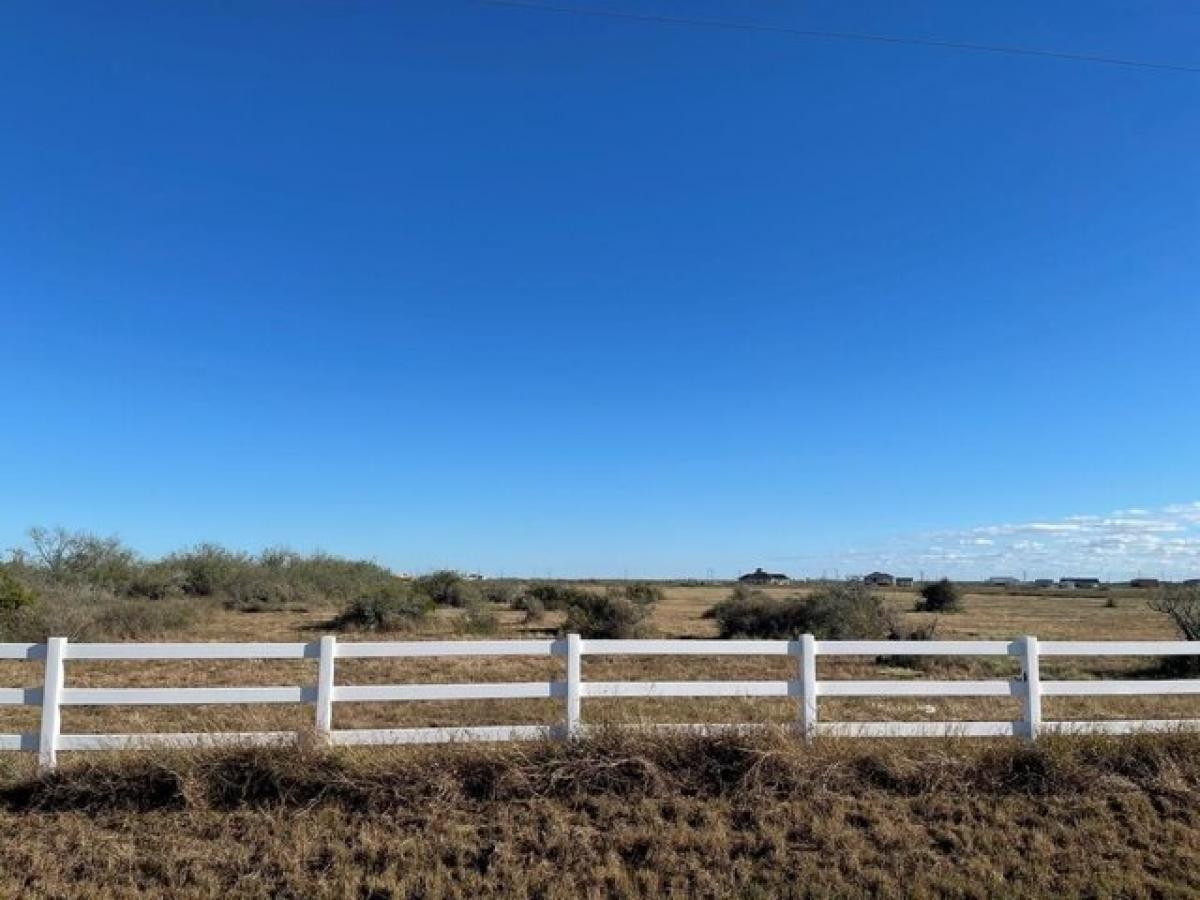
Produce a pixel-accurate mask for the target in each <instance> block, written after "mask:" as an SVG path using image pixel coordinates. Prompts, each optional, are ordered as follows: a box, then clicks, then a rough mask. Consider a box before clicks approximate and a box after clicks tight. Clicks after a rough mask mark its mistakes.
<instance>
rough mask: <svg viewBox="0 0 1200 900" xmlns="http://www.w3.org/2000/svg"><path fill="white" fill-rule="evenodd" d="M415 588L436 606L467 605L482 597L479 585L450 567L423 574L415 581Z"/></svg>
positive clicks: (476, 601)
mask: <svg viewBox="0 0 1200 900" xmlns="http://www.w3.org/2000/svg"><path fill="white" fill-rule="evenodd" d="M413 590H414V591H416V592H417V593H418V594H423V595H425V596H426V597H428V598H429V599H430V600H431V601H432V602H433V603H434V605H435V606H453V607H467V606H470V605H472V604H474V603H478V602H479V601H480V600H481V599H482V598H481V594H480V591H479V588H478V587H476V586H475V585H474V584H472V583H471V582H469V581H467V580H465V579H464V578H463V577H462V576H461V575H459V574H458V573H457V572H454V571H451V570H450V569H442V570H440V571H437V572H431V573H430V574H428V575H422V576H421V577H420V578H418V579H416V580H415V581H414V582H413Z"/></svg>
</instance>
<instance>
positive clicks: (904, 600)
mask: <svg viewBox="0 0 1200 900" xmlns="http://www.w3.org/2000/svg"><path fill="white" fill-rule="evenodd" d="M728 590H729V588H728V587H727V586H704V587H671V588H668V589H667V590H666V597H665V599H664V600H663V601H662V602H661V603H660V604H659V605H658V606H657V608H656V609H655V611H654V614H653V618H652V620H651V629H652V633H653V634H654V635H656V636H662V637H711V636H714V635H715V625H714V623H713V622H712V620H709V619H705V618H704V617H703V616H704V613H705V611H706V610H707V609H709V608H710V607H711V606H712V604H713V603H715V602H717V601H718V600H720V599H721V598H722V597H724V596H725V595H726V594H727V593H728ZM770 590H771V592H772V593H775V594H778V595H784V594H787V593H788V592H789V591H791V590H793V589H789V588H772V589H770ZM887 596H888V599H889V602H890V603H892V604H893V605H894V606H895V607H896V608H897V609H899V610H907V609H910V608H911V606H912V602H913V599H914V594H912V593H910V592H903V591H895V592H891V593H890V594H888V595H887ZM1107 602H1108V601H1107V599H1106V598H1104V597H1100V596H1095V597H1090V596H1079V595H1075V594H1070V593H1061V592H1060V593H1048V594H1045V595H1039V596H1024V595H1008V594H1004V593H998V592H986V593H978V594H971V595H969V596H968V597H967V598H966V609H965V611H964V612H962V613H956V614H949V615H942V616H940V617H938V637H943V638H964V639H968V638H969V639H977V638H1012V637H1018V636H1020V635H1023V634H1036V635H1037V636H1038V637H1040V638H1044V639H1124V640H1135V639H1145V640H1154V639H1170V638H1173V637H1174V636H1175V635H1174V633H1173V630H1172V627H1171V624H1170V622H1169V621H1168V620H1167V619H1166V617H1165V616H1163V615H1161V614H1159V613H1156V612H1153V611H1151V610H1149V609H1148V608H1147V607H1146V603H1145V594H1144V593H1143V592H1130V593H1127V594H1125V595H1121V596H1118V597H1117V605H1116V606H1115V607H1109V606H1107V605H1106V604H1107ZM334 611H335V610H334V609H333V608H324V607H322V606H315V607H310V608H308V609H307V610H305V611H297V610H287V611H274V612H257V613H247V612H239V611H235V610H227V609H222V608H219V607H215V608H213V609H212V610H211V611H210V612H209V613H208V614H206V615H205V616H204V617H202V618H201V619H200V620H199V621H198V622H197V623H196V624H194V625H193V626H191V627H190V628H188V629H187V630H186V631H182V632H180V633H177V634H170V635H167V636H166V637H168V638H171V639H177V640H189V641H211V640H243V641H250V640H255V641H264V640H276V641H297V640H299V641H310V640H313V639H314V638H315V637H316V636H317V635H319V634H321V633H322V632H323V626H324V625H325V623H327V622H328V620H329V619H330V617H331V616H332V614H333V613H334ZM498 615H499V618H500V621H501V625H500V632H499V634H498V635H497V637H533V636H545V635H547V634H552V633H553V632H554V631H555V629H556V628H557V625H558V621H559V618H558V617H556V614H554V613H550V614H548V615H547V617H546V619H545V620H544V621H542V622H540V623H538V624H537V625H536V626H531V625H525V624H523V614H522V613H521V612H518V611H511V610H500V611H499V612H498ZM559 615H560V614H559ZM458 617H459V613H458V612H457V611H455V610H441V611H439V612H438V614H437V615H436V616H435V617H433V618H432V619H431V620H429V621H427V622H425V623H423V625H422V626H421V628H422V631H421V632H420V633H419V634H417V635H412V634H411V633H410V634H406V635H405V636H406V637H414V636H417V637H421V636H427V637H443V638H445V637H453V636H455V635H456V633H457V628H456V622H457V620H458ZM907 617H908V618H909V619H911V620H912V621H913V622H919V621H923V620H928V619H929V618H930V617H929V616H927V615H925V614H916V613H908V614H907ZM356 637H357V636H356V635H354V634H346V635H343V636H342V638H341V639H342V640H355V639H356ZM584 665H585V673H584V674H585V678H588V679H593V680H605V679H607V680H642V679H644V680H653V679H661V680H688V679H731V680H755V679H763V680H767V679H786V678H789V677H791V676H792V675H793V674H794V673H793V672H792V671H791V668H790V667H791V665H792V662H791V660H788V659H785V658H704V657H696V658H664V657H658V658H650V657H647V658H636V657H613V658H589V659H587V660H585V662H584ZM561 666H562V661H561V660H560V659H523V658H494V659H493V658H463V659H421V660H399V659H379V660H370V659H364V660H342V661H339V663H338V675H337V678H338V683H339V684H347V685H349V684H386V683H391V684H396V683H405V682H467V681H538V680H540V681H546V680H551V679H554V678H557V677H560V673H559V669H560V668H561ZM819 666H820V672H819V674H820V677H821V678H823V679H824V678H839V677H842V678H856V677H868V678H869V677H877V678H900V679H905V678H916V677H929V676H930V675H932V674H936V677H940V678H970V677H1005V676H1011V675H1013V674H1015V673H1016V666H1017V661H1016V660H1015V659H975V660H956V661H951V660H946V661H933V660H929V661H925V662H923V663H922V664H921V667H920V668H919V669H916V668H912V667H908V666H896V665H892V666H883V665H879V664H877V663H875V662H873V661H871V660H855V659H823V660H821V661H820V662H819ZM1138 666H1141V667H1143V668H1144V667H1146V666H1147V661H1146V660H1137V659H1128V658H1127V659H1120V658H1114V659H1105V658H1098V659H1097V658H1090V659H1079V660H1071V659H1066V660H1058V659H1056V660H1048V661H1046V662H1045V663H1044V665H1043V677H1044V678H1054V677H1063V678H1087V677H1100V676H1103V675H1106V674H1108V675H1112V674H1117V673H1122V674H1129V673H1131V672H1136V668H1137V667H1138ZM67 678H68V683H69V684H70V685H71V686H75V687H104V686H109V687H116V686H124V687H155V686H158V687H161V686H179V687H197V686H217V685H222V684H231V685H232V684H237V685H242V686H250V685H286V684H313V683H314V682H315V679H316V663H315V661H294V662H292V661H270V660H268V661H165V662H88V661H75V662H70V663H69V664H68V667H67ZM40 679H41V665H40V664H39V663H36V662H12V661H9V662H2V663H0V684H2V685H5V686H13V687H15V686H28V687H35V686H37V685H38V684H40ZM1017 703H1018V701H1017V700H1015V699H1009V698H914V699H911V700H910V699H903V698H901V699H897V698H889V699H870V698H862V699H857V698H855V699H851V698H827V699H824V700H822V701H821V715H822V718H823V719H825V720H844V721H869V720H873V719H875V720H877V719H912V720H946V719H964V720H988V719H992V720H1005V719H1014V718H1018V717H1019V714H1018V710H1017ZM37 715H38V713H37V710H36V709H33V708H17V707H8V708H3V709H0V731H22V730H24V731H32V730H36V725H37ZM561 715H562V712H561V703H560V702H559V701H555V700H507V701H421V702H408V703H396V702H385V703H339V704H338V706H337V711H336V719H335V727H338V728H386V727H403V726H439V725H442V726H450V725H482V724H497V725H506V724H552V723H556V722H559V721H560V720H561ZM1044 715H1045V716H1046V718H1048V719H1060V718H1061V719H1104V718H1187V717H1200V701H1198V699H1197V698H1195V697H1189V696H1180V697H1157V698H1136V697H1128V698H1123V697H1112V698H1047V699H1046V701H1045V709H1044ZM795 718H796V708H795V704H794V703H793V702H792V701H790V700H785V699H743V698H715V699H680V698H676V699H672V700H669V701H667V700H655V699H645V698H630V699H589V700H586V701H585V702H584V720H585V722H588V723H592V724H596V723H653V722H713V723H716V722H730V723H739V722H745V723H749V722H775V723H780V724H784V723H789V722H794V721H795ZM311 723H312V708H311V707H310V706H289V705H260V706H208V707H205V706H199V707H177V706H176V707H171V706H164V707H141V706H139V707H124V708H120V707H69V708H66V709H65V710H64V712H63V730H64V732H68V733H79V732H131V731H205V730H220V731H249V730H291V729H297V730H300V729H304V728H307V727H309V726H310V725H311ZM30 764H31V760H29V758H28V757H27V756H24V755H22V756H21V757H20V758H19V759H11V758H10V759H5V758H3V757H0V766H3V767H5V768H8V769H10V770H12V769H14V768H17V769H19V768H20V767H21V766H28V765H30Z"/></svg>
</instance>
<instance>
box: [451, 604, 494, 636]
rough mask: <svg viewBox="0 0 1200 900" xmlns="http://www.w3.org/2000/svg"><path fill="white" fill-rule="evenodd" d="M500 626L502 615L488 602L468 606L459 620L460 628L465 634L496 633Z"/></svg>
mask: <svg viewBox="0 0 1200 900" xmlns="http://www.w3.org/2000/svg"><path fill="white" fill-rule="evenodd" d="M499 628H500V617H499V616H498V615H496V611H495V610H494V609H492V608H491V607H490V606H488V605H487V604H486V603H482V602H481V603H473V604H471V605H470V606H468V607H467V609H466V612H464V613H463V617H462V618H461V619H460V620H459V623H458V630H459V631H460V632H462V633H463V634H476V635H486V634H495V633H496V632H497V630H499Z"/></svg>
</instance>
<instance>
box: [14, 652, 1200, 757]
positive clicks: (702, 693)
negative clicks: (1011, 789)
mask: <svg viewBox="0 0 1200 900" xmlns="http://www.w3.org/2000/svg"><path fill="white" fill-rule="evenodd" d="M897 655H909V656H912V655H921V656H1010V657H1016V658H1017V659H1018V660H1019V661H1020V666H1021V671H1020V675H1019V677H1017V678H1015V679H1002V678H997V679H989V680H961V681H945V680H915V681H900V680H890V681H889V680H857V681H852V680H824V681H819V680H818V679H817V659H818V658H819V657H822V656H867V657H874V656H897ZM1182 655H1200V647H1198V646H1197V644H1193V643H1189V642H1186V641H1125V642H1117V641H1114V642H1106V641H1045V642H1039V641H1038V640H1037V638H1035V637H1025V638H1021V639H1019V640H1015V641H817V640H815V639H814V638H813V637H812V636H811V635H804V636H803V637H801V638H800V639H799V640H794V641H777V640H776V641H749V640H731V641H723V640H661V641H655V640H628V641H622V640H582V639H581V638H580V637H579V636H578V635H573V634H572V635H568V636H567V637H566V638H563V639H561V640H553V641H551V640H509V641H386V642H383V641H355V642H345V643H343V642H339V641H338V640H337V639H336V638H334V637H329V636H326V637H323V638H321V639H320V640H319V641H315V642H313V643H263V644H249V643H247V644H235V643H195V644H184V643H160V644H111V643H109V644H100V643H93V644H88V643H71V642H69V641H68V640H67V639H66V638H61V637H55V638H50V639H49V641H48V642H47V643H45V644H0V659H3V660H27V661H41V662H42V669H43V672H42V686H41V687H33V688H30V687H24V688H20V687H18V688H0V706H34V707H40V708H41V727H40V729H39V730H38V731H37V732H35V733H23V734H0V750H16V751H30V752H36V753H37V754H38V760H39V764H40V766H41V767H42V768H43V769H49V768H53V767H54V766H55V765H56V762H57V754H58V751H60V750H64V751H68V750H100V749H118V748H129V747H139V746H153V745H159V746H162V745H167V746H181V747H187V746H210V745H222V744H242V743H253V744H284V743H289V742H291V741H293V740H295V737H296V735H295V734H294V733H293V732H287V731H270V732H248V733H228V732H223V733H174V734H157V733H152V734H63V733H62V718H61V717H62V708H63V707H64V706H132V705H156V706H157V705H181V704H182V705H193V704H230V703H235V704H259V703H290V704H298V703H299V704H312V705H313V707H314V708H315V716H314V727H315V729H316V731H317V733H318V734H320V735H322V736H324V738H325V739H326V740H327V741H328V742H330V743H332V744H402V743H435V742H446V741H505V740H526V739H536V738H550V737H562V738H565V737H572V736H576V735H579V734H581V733H582V731H583V725H582V701H583V699H584V698H587V697H615V698H620V697H791V698H794V699H795V701H796V726H797V729H798V731H799V732H800V733H801V734H802V735H803V736H804V737H805V739H806V740H812V739H813V738H814V737H817V736H830V737H925V736H949V735H961V736H974V737H994V736H1005V735H1009V736H1019V737H1025V738H1028V739H1030V740H1032V739H1035V738H1036V737H1037V736H1038V734H1039V733H1045V732H1051V731H1054V732H1088V731H1091V732H1101V733H1108V734H1128V733H1132V732H1136V731H1168V730H1174V729H1188V728H1200V719H1171V720H1162V719H1141V720H1125V721H1117V720H1104V721H1061V722H1045V721H1043V720H1042V713H1041V698H1042V697H1085V696H1165V695H1186V694H1200V679H1195V680H1191V679H1174V680H1141V679H1138V680H1098V681H1042V680H1041V678H1040V674H1039V660H1040V659H1041V657H1062V656H1182ZM465 656H490V657H495V656H525V657H561V658H563V659H564V663H565V665H564V673H563V679H562V680H561V681H545V682H542V681H538V682H518V683H496V682H488V683H474V684H394V685H360V686H354V685H339V684H338V683H337V679H336V664H337V660H339V659H367V658H415V657H465ZM584 656H787V657H791V658H793V659H794V660H795V670H794V671H795V678H794V679H790V680H787V681H766V680H763V681H584V680H583V675H582V668H583V667H582V660H583V657H584ZM238 659H244V660H277V659H289V660H303V659H315V660H317V661H318V666H317V677H316V683H315V684H311V685H288V686H281V687H201V688H172V687H156V688H121V687H104V688H97V687H92V688H89V687H70V686H68V684H67V677H66V676H67V672H66V664H67V663H68V662H71V661H75V660H118V661H139V660H238ZM821 697H1012V698H1017V699H1019V700H1020V701H1021V708H1022V715H1021V718H1020V719H1019V720H1016V721H1004V722H978V721H947V722H822V721H820V720H819V719H818V701H819V699H820V698H821ZM498 699H560V700H562V701H563V718H562V720H561V722H560V724H557V725H498V726H464V727H449V728H447V727H442V728H389V729H340V730H339V729H334V727H333V709H334V704H335V703H338V702H407V701H424V700H498ZM654 727H660V728H691V729H699V730H718V729H723V728H739V727H751V726H737V725H682V726H654Z"/></svg>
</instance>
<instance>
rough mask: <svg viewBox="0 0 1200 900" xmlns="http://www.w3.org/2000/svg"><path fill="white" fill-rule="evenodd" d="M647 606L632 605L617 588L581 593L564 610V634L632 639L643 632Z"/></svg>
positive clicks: (648, 606) (648, 605) (642, 604)
mask: <svg viewBox="0 0 1200 900" xmlns="http://www.w3.org/2000/svg"><path fill="white" fill-rule="evenodd" d="M649 612H650V604H648V603H635V602H633V601H632V600H630V599H629V597H628V596H627V595H626V594H625V593H624V592H623V591H621V590H620V589H616V590H610V591H608V592H607V593H604V594H594V593H592V592H591V591H580V592H579V594H578V595H577V596H576V597H575V598H574V599H573V600H572V601H571V604H570V606H568V607H567V618H566V621H565V622H564V623H563V628H562V630H563V631H564V632H568V633H573V634H578V635H580V636H581V637H585V638H616V639H622V638H635V637H640V636H641V635H642V633H643V632H644V623H645V619H646V616H647V615H648V614H649Z"/></svg>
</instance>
